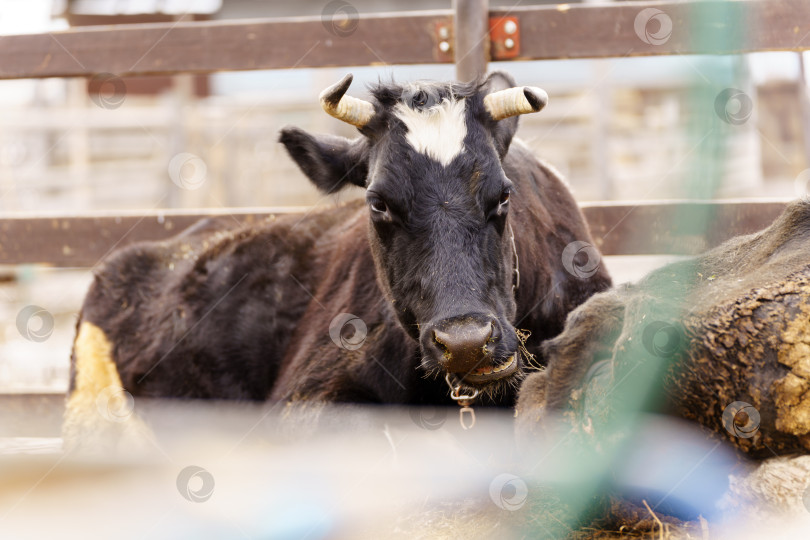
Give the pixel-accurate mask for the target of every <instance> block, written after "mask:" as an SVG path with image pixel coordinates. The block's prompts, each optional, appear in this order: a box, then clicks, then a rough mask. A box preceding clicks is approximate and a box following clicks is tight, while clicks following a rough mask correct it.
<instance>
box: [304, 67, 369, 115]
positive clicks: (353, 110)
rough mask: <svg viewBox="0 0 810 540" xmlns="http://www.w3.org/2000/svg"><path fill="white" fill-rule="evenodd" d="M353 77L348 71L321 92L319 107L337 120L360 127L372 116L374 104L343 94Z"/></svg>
mask: <svg viewBox="0 0 810 540" xmlns="http://www.w3.org/2000/svg"><path fill="white" fill-rule="evenodd" d="M353 78H354V77H353V76H352V74H351V73H349V74H348V75H346V76H345V77H343V78H342V79H340V82H338V83H336V84H333V85H332V86H330V87H329V88H327V89H326V90H324V91H323V92H321V95H320V96H319V97H318V99H319V100H320V102H321V107H323V110H325V111H326V112H327V113H329V114H330V115H332V116H334V117H335V118H337V119H338V120H343V121H344V122H346V123H348V124H351V125H353V126H357V127H359V128H361V127H363V126H365V125H366V124H368V123H369V122H370V121H371V119H372V117H373V116H374V105H372V104H371V103H369V102H368V101H363V100H362V99H357V98H354V97H351V96H347V95H345V94H346V90H348V89H349V85H351V84H352V79H353Z"/></svg>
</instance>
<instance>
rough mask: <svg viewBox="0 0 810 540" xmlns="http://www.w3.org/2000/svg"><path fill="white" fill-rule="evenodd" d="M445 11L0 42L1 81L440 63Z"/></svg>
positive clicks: (113, 29) (174, 26)
mask: <svg viewBox="0 0 810 540" xmlns="http://www.w3.org/2000/svg"><path fill="white" fill-rule="evenodd" d="M451 20H452V17H451V12H450V11H449V10H445V11H431V12H411V13H406V14H394V15H392V14H386V15H370V14H369V15H363V16H362V18H360V19H359V20H358V21H357V25H356V27H353V25H352V26H349V27H347V29H346V31H345V33H344V32H343V31H341V32H338V31H337V30H336V29H335V28H334V27H333V26H332V25H331V24H329V22H328V21H324V20H322V19H321V17H302V18H285V19H255V20H245V21H203V22H176V23H153V24H132V25H117V26H103V27H85V28H76V29H72V30H68V31H64V32H52V33H48V34H31V35H19V36H5V37H2V38H0V42H1V43H2V46H0V79H19V78H29V77H30V78H37V77H75V76H87V75H93V74H98V73H114V74H115V75H117V76H119V77H124V76H135V75H159V74H162V75H165V74H175V73H180V72H191V73H205V72H214V71H222V70H229V71H230V70H250V69H279V68H295V67H325V66H345V65H375V64H412V63H434V62H437V61H438V55H437V53H436V51H438V48H437V44H436V36H435V26H436V24H437V23H439V22H445V23H446V24H448V25H449V24H450V23H451Z"/></svg>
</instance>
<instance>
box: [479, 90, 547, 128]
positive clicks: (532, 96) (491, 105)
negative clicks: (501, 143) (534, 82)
mask: <svg viewBox="0 0 810 540" xmlns="http://www.w3.org/2000/svg"><path fill="white" fill-rule="evenodd" d="M546 103H548V94H546V91H545V90H543V89H542V88H537V87H536V86H521V87H515V88H507V89H506V90H499V91H497V92H492V93H491V94H487V95H486V96H484V107H486V109H487V112H488V113H489V115H490V116H491V117H492V119H493V120H503V119H504V118H509V117H510V116H517V115H519V114H527V113H533V112H538V111H539V110H541V109H542V108H543V107H545V106H546Z"/></svg>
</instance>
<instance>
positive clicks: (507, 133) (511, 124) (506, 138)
mask: <svg viewBox="0 0 810 540" xmlns="http://www.w3.org/2000/svg"><path fill="white" fill-rule="evenodd" d="M515 85H516V83H515V79H513V78H512V76H511V75H509V74H508V73H504V72H503V71H493V72H492V73H490V74H489V75H488V76H487V78H486V79H485V80H484V83H483V84H482V85H481V90H480V94H481V96H482V97H483V96H486V95H487V94H492V93H493V92H498V91H499V90H506V89H508V88H513V87H514V86H515ZM489 122H490V126H491V127H490V130H491V132H492V137H493V139H494V140H495V147H496V149H497V150H498V155H499V156H500V157H501V159H503V157H504V156H505V155H506V152H507V151H508V150H509V145H510V144H511V143H512V137H514V136H515V132H516V131H517V128H518V117H517V116H512V117H511V118H504V119H503V120H498V121H495V120H489Z"/></svg>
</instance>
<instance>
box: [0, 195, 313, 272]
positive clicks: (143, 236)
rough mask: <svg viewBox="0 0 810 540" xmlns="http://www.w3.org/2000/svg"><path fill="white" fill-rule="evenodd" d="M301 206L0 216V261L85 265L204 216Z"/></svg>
mask: <svg viewBox="0 0 810 540" xmlns="http://www.w3.org/2000/svg"><path fill="white" fill-rule="evenodd" d="M305 210H306V209H302V208H295V207H290V208H262V209H249V208H231V209H204V210H191V211H182V210H171V211H163V210H155V211H145V212H120V213H111V212H93V213H87V214H83V215H50V216H44V217H30V216H17V217H6V218H2V219H0V264H26V263H44V264H50V265H53V266H61V267H91V266H95V265H96V264H97V263H98V262H99V261H100V260H101V259H102V258H103V257H104V256H106V255H107V254H108V253H109V252H111V251H112V250H113V249H115V248H120V247H123V246H126V245H128V244H131V243H133V242H138V241H143V240H161V239H164V238H168V237H169V236H172V235H174V234H177V233H178V232H180V231H182V230H183V229H185V228H187V227H189V226H191V225H192V224H194V223H196V222H197V221H199V220H200V219H203V218H206V217H217V216H220V217H225V218H229V219H233V220H234V222H235V224H236V223H238V224H249V223H253V222H256V221H258V220H261V219H264V218H266V217H267V216H270V215H280V214H289V213H295V212H302V211H305ZM32 239H36V241H32Z"/></svg>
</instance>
